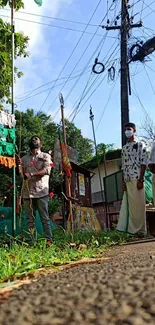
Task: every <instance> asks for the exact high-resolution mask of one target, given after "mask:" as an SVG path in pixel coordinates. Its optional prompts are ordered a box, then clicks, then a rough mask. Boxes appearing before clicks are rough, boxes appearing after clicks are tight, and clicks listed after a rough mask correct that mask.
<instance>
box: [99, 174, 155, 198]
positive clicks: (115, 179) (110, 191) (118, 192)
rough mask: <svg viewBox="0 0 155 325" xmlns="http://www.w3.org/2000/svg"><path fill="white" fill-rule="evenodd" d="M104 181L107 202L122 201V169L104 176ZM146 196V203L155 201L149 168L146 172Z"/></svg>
mask: <svg viewBox="0 0 155 325" xmlns="http://www.w3.org/2000/svg"><path fill="white" fill-rule="evenodd" d="M103 182H104V191H105V201H106V203H107V204H111V203H114V202H117V201H122V198H123V191H122V171H119V172H116V173H114V174H111V175H109V176H106V177H104V179H103ZM145 196H146V203H151V202H152V201H153V194H152V173H151V172H150V171H149V170H146V172H145Z"/></svg>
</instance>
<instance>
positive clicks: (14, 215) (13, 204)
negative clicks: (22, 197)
mask: <svg viewBox="0 0 155 325" xmlns="http://www.w3.org/2000/svg"><path fill="white" fill-rule="evenodd" d="M14 11H15V0H12V6H11V36H12V37H11V39H12V87H11V102H12V114H14V113H15V92H14V90H15V84H14V77H15V75H14V50H15V21H14ZM14 144H15V140H14ZM14 158H15V154H14ZM12 178H13V198H12V233H13V236H14V237H15V236H16V167H13V177H12Z"/></svg>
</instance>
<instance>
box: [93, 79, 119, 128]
mask: <svg viewBox="0 0 155 325" xmlns="http://www.w3.org/2000/svg"><path fill="white" fill-rule="evenodd" d="M116 83H117V79H116V81H115V83H114V84H113V88H112V90H111V92H110V94H109V97H108V99H107V102H106V104H105V106H104V108H103V111H102V114H101V116H100V119H99V122H98V124H97V126H96V129H95V132H96V131H97V129H98V128H99V125H100V124H101V121H102V119H103V116H104V114H105V111H106V108H107V106H108V104H109V102H110V100H111V97H112V94H113V91H114V89H115V86H116Z"/></svg>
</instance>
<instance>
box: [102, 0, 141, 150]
mask: <svg viewBox="0 0 155 325" xmlns="http://www.w3.org/2000/svg"><path fill="white" fill-rule="evenodd" d="M121 1H122V4H121V7H122V8H121V25H120V26H107V27H106V30H120V33H121V76H120V83H121V138H122V146H123V145H124V144H125V143H126V138H125V134H124V124H125V123H127V122H129V96H128V95H129V93H128V91H129V66H128V57H127V39H128V34H129V30H130V29H131V28H135V27H142V23H141V22H140V23H139V24H131V23H130V18H129V14H128V7H127V3H128V2H129V0H121Z"/></svg>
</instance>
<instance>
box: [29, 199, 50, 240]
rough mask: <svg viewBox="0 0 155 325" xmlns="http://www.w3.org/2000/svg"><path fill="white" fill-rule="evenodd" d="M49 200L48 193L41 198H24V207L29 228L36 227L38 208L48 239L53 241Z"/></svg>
mask: <svg viewBox="0 0 155 325" xmlns="http://www.w3.org/2000/svg"><path fill="white" fill-rule="evenodd" d="M48 200H49V196H48V195H47V196H44V197H40V198H32V199H24V207H25V211H26V218H27V222H28V228H29V229H33V228H35V220H36V210H38V212H39V215H40V219H41V222H42V226H43V229H44V233H45V236H46V238H47V240H50V241H52V230H51V225H50V218H49V213H48Z"/></svg>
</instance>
